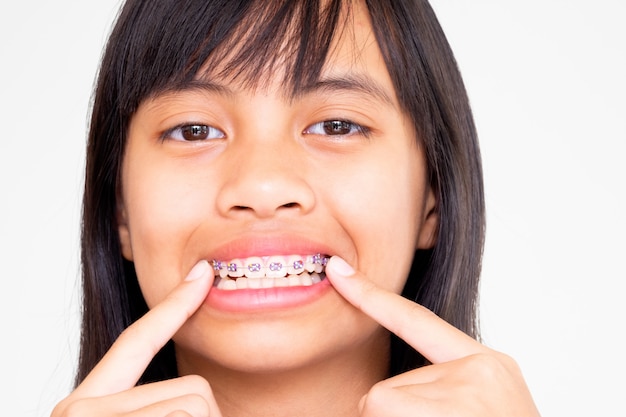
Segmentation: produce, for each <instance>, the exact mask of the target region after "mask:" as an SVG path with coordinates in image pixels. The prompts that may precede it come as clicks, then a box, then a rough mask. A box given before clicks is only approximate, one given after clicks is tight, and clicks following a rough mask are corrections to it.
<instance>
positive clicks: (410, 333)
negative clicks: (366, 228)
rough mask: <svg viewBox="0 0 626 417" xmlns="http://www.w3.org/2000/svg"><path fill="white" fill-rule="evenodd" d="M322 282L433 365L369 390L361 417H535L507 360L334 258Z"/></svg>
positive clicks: (516, 370) (516, 371) (516, 372)
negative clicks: (326, 281)
mask: <svg viewBox="0 0 626 417" xmlns="http://www.w3.org/2000/svg"><path fill="white" fill-rule="evenodd" d="M326 274H327V276H328V278H329V279H330V281H331V283H332V284H333V286H334V288H335V289H336V290H337V291H338V292H339V293H340V294H341V295H342V296H343V297H344V298H345V299H346V300H347V301H348V302H350V303H351V304H352V305H354V306H355V307H357V308H358V309H360V310H361V311H363V312H364V313H365V314H367V315H368V316H370V317H371V318H373V319H374V320H376V321H377V322H378V323H380V324H381V325H382V326H384V327H385V328H387V329H388V330H390V331H391V332H393V333H395V334H396V335H397V336H398V337H400V338H402V339H403V340H404V341H406V342H407V343H408V344H409V345H411V346H412V347H413V348H414V349H416V350H417V351H418V352H420V353H421V354H422V355H423V356H424V357H425V358H426V359H428V360H429V361H430V362H431V363H432V365H428V366H424V367H422V368H418V369H415V370H412V371H409V372H406V373H404V374H401V375H397V376H395V377H392V378H389V379H387V380H384V381H381V382H379V383H378V384H376V385H374V386H373V387H372V388H371V389H370V391H369V392H368V393H367V394H366V395H365V396H364V397H363V398H362V400H361V402H360V404H359V410H360V415H361V416H372V417H373V416H375V417H381V416H385V417H400V416H402V417H406V416H413V415H415V416H420V417H441V416H464V417H472V416H475V417H489V416H494V417H495V416H497V417H502V416H518V417H531V416H532V417H536V416H539V412H538V410H537V408H536V406H535V404H534V402H533V399H532V397H531V395H530V392H529V390H528V387H527V386H526V383H525V381H524V378H523V377H522V373H521V371H520V369H519V367H518V366H517V364H516V363H515V361H514V360H513V359H512V358H510V357H509V356H506V355H504V354H502V353H499V352H496V351H494V350H492V349H489V348H487V347H486V346H484V345H482V344H480V343H479V342H477V341H476V340H474V339H472V338H471V337H469V336H468V335H466V334H465V333H463V332H461V331H460V330H458V329H457V328H455V327H453V326H452V325H450V324H448V323H447V322H445V321H444V320H443V319H441V318H439V317H438V316H436V315H435V314H434V313H432V312H431V311H430V310H428V309H426V308H425V307H422V306H421V305H419V304H417V303H414V302H412V301H410V300H407V299H405V298H404V297H401V296H400V295H397V294H394V293H391V292H389V291H385V290H383V289H381V288H380V287H378V286H376V285H375V284H374V283H373V282H371V281H370V280H369V279H367V277H365V276H364V275H363V274H361V273H360V272H355V271H354V270H353V269H352V268H351V267H350V266H349V265H348V264H346V263H345V261H343V260H342V259H340V258H338V257H333V258H332V259H331V260H330V261H329V262H328V265H327V266H326Z"/></svg>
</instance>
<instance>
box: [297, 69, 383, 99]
mask: <svg viewBox="0 0 626 417" xmlns="http://www.w3.org/2000/svg"><path fill="white" fill-rule="evenodd" d="M324 92H356V93H361V94H365V95H368V96H373V97H374V98H376V99H377V100H379V101H382V102H383V103H385V104H387V105H390V106H394V100H393V99H392V97H391V96H390V95H389V93H388V92H387V90H386V89H385V88H384V87H383V86H382V85H380V84H379V83H378V82H376V81H375V80H374V79H373V78H371V77H370V76H368V75H360V74H350V75H345V76H340V77H326V78H322V79H320V80H318V81H316V82H315V83H313V84H311V85H308V86H304V87H303V88H302V89H300V91H298V92H297V93H296V95H308V94H315V93H324Z"/></svg>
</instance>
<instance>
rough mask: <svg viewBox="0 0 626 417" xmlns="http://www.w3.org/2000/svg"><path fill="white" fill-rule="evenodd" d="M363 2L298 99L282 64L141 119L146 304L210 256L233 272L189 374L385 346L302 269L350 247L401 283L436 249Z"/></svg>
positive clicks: (346, 254) (149, 108)
mask: <svg viewBox="0 0 626 417" xmlns="http://www.w3.org/2000/svg"><path fill="white" fill-rule="evenodd" d="M353 12H354V16H353V17H354V19H353V23H352V24H351V25H349V26H350V27H347V28H345V30H343V31H342V33H343V36H341V37H339V38H338V39H337V40H336V41H335V46H334V48H332V49H331V51H332V53H331V55H330V57H329V59H328V61H327V64H326V66H325V69H324V71H323V73H322V76H321V79H320V80H319V82H318V83H317V84H316V85H313V86H311V88H309V89H307V90H306V91H305V92H304V93H302V94H301V95H298V96H296V97H295V98H294V97H290V95H289V93H288V92H287V91H285V90H284V89H283V88H282V86H281V80H282V74H280V73H277V74H272V75H271V76H270V78H269V80H268V83H267V84H263V88H258V89H249V88H246V87H244V86H242V84H241V83H237V82H232V81H227V80H224V79H220V78H215V77H210V79H209V77H203V78H199V79H198V83H197V85H195V86H194V88H189V89H186V90H183V91H176V92H172V93H166V94H163V95H159V96H156V97H153V98H151V99H149V100H146V101H145V102H143V103H142V105H141V106H140V107H139V109H138V110H137V112H136V114H135V116H134V117H133V119H132V122H131V125H130V128H129V132H128V143H127V147H126V150H125V156H124V161H123V169H122V198H121V204H120V207H119V222H120V226H119V234H120V239H121V243H122V248H123V254H124V256H125V257H126V258H127V259H129V260H132V261H133V262H134V263H135V267H136V271H137V276H138V279H139V284H140V286H141V289H142V292H143V294H144V297H145V299H146V301H147V303H148V305H149V306H154V305H155V304H156V303H158V302H159V301H160V300H162V299H163V298H164V297H165V296H166V295H167V294H168V293H169V292H170V291H171V290H172V289H173V288H174V286H176V285H177V283H179V282H180V281H181V280H182V279H183V277H184V276H185V275H186V273H187V272H188V271H189V269H190V268H191V267H192V266H193V265H194V264H195V263H196V262H198V261H199V260H201V259H207V260H209V261H216V262H215V265H216V267H217V268H219V267H220V265H221V267H222V269H221V270H220V271H217V272H216V275H219V274H220V273H221V274H222V276H223V278H222V279H221V280H220V279H216V285H217V286H219V287H214V288H213V289H212V290H211V292H210V293H209V296H208V297H207V300H206V302H205V303H204V305H203V306H202V307H201V308H200V310H198V312H197V313H196V314H195V315H194V316H193V317H192V318H191V319H190V320H189V321H188V322H187V324H186V325H185V326H184V327H183V328H182V329H181V330H180V331H179V333H178V334H177V335H176V337H175V338H174V340H175V342H176V346H177V355H178V360H179V367H180V368H181V371H182V372H183V373H184V372H185V367H187V368H188V369H192V368H193V366H195V365H194V364H198V363H203V364H207V363H211V364H214V365H215V366H222V367H226V368H230V369H239V370H250V369H255V370H266V371H269V370H278V369H283V370H284V369H293V368H297V367H299V366H304V365H312V364H315V363H319V361H321V360H328V359H330V358H340V357H346V355H353V354H355V352H357V351H359V350H364V349H365V350H366V349H369V351H371V348H372V347H373V346H379V347H380V346H383V345H384V343H385V342H384V341H385V340H386V337H387V336H386V334H385V332H383V331H381V329H380V328H379V326H378V325H377V324H375V323H374V322H373V321H371V320H370V319H368V318H366V317H365V316H364V315H363V314H361V313H360V312H359V311H358V310H356V309H355V308H353V307H352V306H350V305H349V304H348V303H347V302H345V301H344V300H343V299H342V297H341V296H339V294H338V293H337V292H336V291H335V290H334V289H333V288H332V286H330V285H329V283H328V281H327V280H325V279H324V274H323V272H322V273H321V274H309V273H308V272H307V273H302V271H304V270H306V269H307V268H308V269H313V268H317V271H318V272H319V270H320V269H321V268H322V267H323V264H324V262H323V259H324V256H332V255H339V256H341V257H342V258H344V259H345V260H347V261H348V262H349V263H350V264H351V265H353V266H354V267H355V268H357V269H359V270H361V271H362V272H364V273H365V274H366V275H367V276H369V277H370V279H372V280H373V281H375V282H377V283H378V284H379V285H380V286H382V287H385V288H387V289H389V290H392V291H394V292H396V293H399V292H400V291H401V290H402V288H403V286H404V283H405V280H406V277H407V274H408V272H409V269H410V265H411V260H412V257H413V253H414V251H415V249H416V248H426V247H430V246H432V244H433V239H434V238H433V236H434V234H435V230H436V228H437V215H436V214H435V210H434V206H435V198H434V197H433V194H432V192H431V190H430V188H429V185H428V181H427V172H426V165H425V157H424V152H423V149H422V148H421V146H420V145H418V143H419V140H418V139H417V138H416V137H415V133H414V129H413V127H412V122H411V120H410V119H409V118H408V117H407V116H406V115H405V114H404V113H403V112H402V111H401V109H400V106H399V104H398V101H397V98H396V94H395V91H394V88H393V85H392V82H391V79H390V77H389V74H388V72H387V69H386V67H385V63H384V61H383V58H382V56H381V53H380V50H379V48H378V45H377V43H376V41H375V37H374V35H373V33H372V30H371V25H370V22H369V17H368V15H367V13H366V12H365V11H364V10H362V9H358V8H355V9H354V11H353ZM317 254H321V255H323V256H322V257H321V260H320V258H318V257H315V256H314V255H317ZM300 261H302V264H300ZM235 266H236V268H235ZM235 269H236V270H235ZM241 275H243V277H241V278H240V279H238V280H237V276H241ZM268 277H272V278H268ZM320 279H321V281H319V280H320ZM318 281H319V282H318ZM218 282H219V284H218ZM235 287H237V288H239V287H248V288H246V289H232V288H235ZM250 287H252V288H253V289H250ZM256 287H268V288H265V289H254V288H256ZM361 353H364V351H363V352H361ZM200 361H201V362H200Z"/></svg>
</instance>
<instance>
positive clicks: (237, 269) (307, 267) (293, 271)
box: [212, 254, 329, 278]
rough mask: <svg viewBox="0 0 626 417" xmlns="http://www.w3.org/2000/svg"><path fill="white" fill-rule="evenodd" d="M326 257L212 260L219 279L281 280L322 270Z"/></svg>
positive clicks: (266, 257)
mask: <svg viewBox="0 0 626 417" xmlns="http://www.w3.org/2000/svg"><path fill="white" fill-rule="evenodd" d="M328 259H329V257H328V256H325V255H321V254H315V255H308V256H302V255H290V256H263V257H259V256H253V257H250V258H246V259H232V260H230V261H228V262H224V261H219V260H214V261H213V262H212V263H213V269H215V272H216V273H219V276H220V277H221V278H226V277H230V278H240V277H246V278H265V277H267V278H282V277H286V276H287V275H298V274H301V273H303V272H305V271H306V272H309V273H311V272H317V273H320V272H322V271H323V270H324V267H325V266H326V263H328Z"/></svg>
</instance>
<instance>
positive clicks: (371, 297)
mask: <svg viewBox="0 0 626 417" xmlns="http://www.w3.org/2000/svg"><path fill="white" fill-rule="evenodd" d="M483 212H484V209H483V192H482V178H481V166H480V157H479V151H478V145H477V140H476V134H475V129H474V125H473V121H472V117H471V112H470V108H469V105H468V101H467V97H466V94H465V91H464V87H463V83H462V81H461V78H460V76H459V74H458V71H457V68H456V65H455V62H454V59H453V56H452V53H451V52H450V49H449V46H448V45H447V42H446V40H445V37H444V35H443V34H442V32H441V29H440V27H439V25H438V23H437V21H436V17H435V16H434V14H433V12H432V10H431V9H430V6H429V5H428V3H427V2H426V1H415V0H412V1H410V0H405V1H393V2H389V1H387V0H378V1H375V0H369V1H356V0H355V1H339V0H328V1H313V0H299V1H277V0H272V1H261V0H256V1H254V0H252V1H234V0H213V1H210V2H207V1H194V0H185V1H181V0H176V1H174V0H170V1H167V0H160V1H145V0H144V1H142V0H129V1H127V2H126V4H125V5H124V6H123V8H122V10H121V13H120V15H119V17H118V20H117V23H116V25H115V28H114V30H113V32H112V34H111V36H110V38H109V42H108V46H107V49H106V52H105V55H104V57H103V60H102V65H101V70H100V74H99V78H98V84H97V88H96V94H95V101H94V106H93V114H92V119H91V127H90V135H89V143H88V151H87V170H86V187H85V195H84V211H83V236H82V260H83V279H84V282H83V288H84V300H83V304H84V310H83V325H82V339H81V356H80V363H79V369H78V374H77V381H76V382H77V387H76V389H75V391H74V392H73V393H71V394H70V395H69V396H68V397H67V398H66V399H65V400H63V401H62V402H61V403H59V404H58V406H57V407H56V408H55V410H54V411H53V416H54V417H60V416H81V415H89V416H98V415H102V416H110V415H124V416H174V415H176V416H208V415H210V416H228V417H230V416H269V415H271V416H283V415H284V416H294V415H295V416H357V415H362V416H409V415H420V416H433V417H434V416H444V415H446V416H447V415H463V416H483V417H484V416H502V415H513V414H514V415H519V416H536V415H537V411H536V409H535V406H534V404H533V401H532V399H531V397H530V394H529V392H528V390H527V388H526V385H525V383H524V380H523V378H522V376H521V373H520V371H519V370H518V368H517V366H516V364H515V363H514V361H513V360H512V359H510V358H508V357H507V356H505V355H503V354H501V353H498V352H494V351H492V350H490V349H488V348H487V347H485V346H483V345H481V344H480V343H479V342H478V341H476V339H477V338H478V330H477V326H476V299H477V287H478V276H479V268H480V259H481V252H482V244H483V235H484V213H483ZM431 311H432V312H431ZM433 313H435V314H433Z"/></svg>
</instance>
